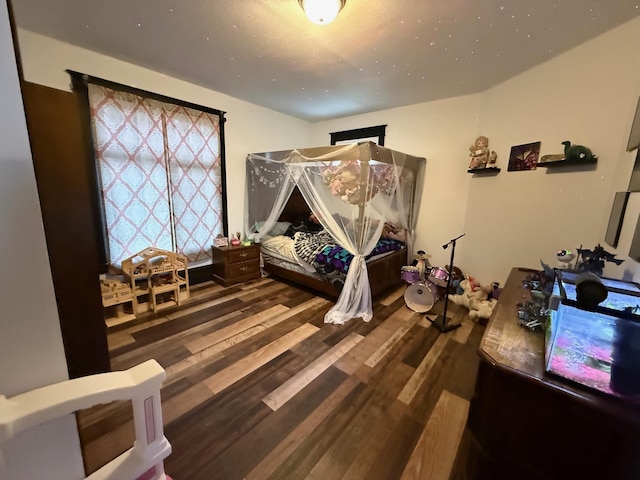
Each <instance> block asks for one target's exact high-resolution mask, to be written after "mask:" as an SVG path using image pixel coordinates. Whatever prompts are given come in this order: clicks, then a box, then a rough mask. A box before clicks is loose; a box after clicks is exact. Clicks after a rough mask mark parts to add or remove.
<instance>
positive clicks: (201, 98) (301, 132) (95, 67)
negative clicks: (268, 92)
mask: <svg viewBox="0 0 640 480" xmlns="http://www.w3.org/2000/svg"><path fill="white" fill-rule="evenodd" d="M18 39H19V44H20V52H21V55H22V64H23V68H24V77H25V80H27V81H29V82H32V83H37V84H41V85H46V86H49V87H52V88H57V89H60V90H70V88H71V87H70V77H69V74H68V73H66V70H74V71H77V72H81V73H86V74H88V75H92V76H94V77H99V78H103V79H105V80H109V81H113V82H118V83H122V84H124V85H130V86H133V87H136V88H140V89H142V90H147V91H150V92H154V93H158V94H161V95H166V96H168V97H173V98H176V99H179V100H184V101H187V102H192V103H195V104H199V105H203V106H207V107H210V108H215V109H218V110H222V111H225V112H228V113H227V114H226V115H225V117H226V119H227V122H226V124H225V147H226V167H227V205H228V214H229V232H236V231H241V232H242V231H243V224H244V222H243V215H244V190H245V185H244V179H245V175H244V169H245V158H246V155H247V154H248V153H255V152H267V151H272V150H286V149H290V148H295V147H297V146H300V145H305V144H307V143H308V135H309V123H308V122H306V121H303V120H300V119H297V118H293V117H291V116H288V115H284V114H281V113H278V112H274V111H273V110H269V109H266V108H263V107H259V106H257V105H254V104H251V103H248V102H244V101H242V100H238V99H236V98H233V97H230V96H228V95H224V94H221V93H218V92H215V91H213V90H208V89H206V88H202V87H199V86H197V85H194V84H191V83H188V82H184V81H181V80H177V79H175V78H172V77H168V76H166V75H163V74H162V73H158V72H154V71H152V70H148V69H145V68H142V67H138V66H136V65H133V64H130V63H126V62H123V61H121V60H117V59H114V58H111V57H107V56H104V55H100V54H98V53H95V52H92V51H89V50H85V49H82V48H78V47H76V46H73V45H70V44H68V43H63V42H59V41H57V40H53V39H51V38H48V37H44V36H42V35H38V34H35V33H33V32H29V31H27V30H24V29H19V30H18ZM212 68H215V65H212Z"/></svg>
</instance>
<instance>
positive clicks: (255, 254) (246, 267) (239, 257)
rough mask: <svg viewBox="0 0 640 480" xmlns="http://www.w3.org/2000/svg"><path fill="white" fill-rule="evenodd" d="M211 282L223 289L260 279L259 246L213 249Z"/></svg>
mask: <svg viewBox="0 0 640 480" xmlns="http://www.w3.org/2000/svg"><path fill="white" fill-rule="evenodd" d="M212 267H213V280H215V281H216V282H217V283H219V284H221V285H224V286H225V287H227V286H229V285H232V284H234V283H240V282H246V281H248V280H253V279H256V278H260V245H250V246H248V247H245V246H242V247H216V246H214V247H213V265H212Z"/></svg>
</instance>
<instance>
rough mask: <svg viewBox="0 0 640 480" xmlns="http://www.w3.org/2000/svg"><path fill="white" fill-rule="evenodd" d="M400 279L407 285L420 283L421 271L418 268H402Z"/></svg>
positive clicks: (409, 266) (408, 266)
mask: <svg viewBox="0 0 640 480" xmlns="http://www.w3.org/2000/svg"><path fill="white" fill-rule="evenodd" d="M400 278H402V280H404V281H405V282H407V283H412V284H413V283H418V282H419V281H420V270H418V267H413V266H411V265H407V266H406V267H402V270H401V272H400Z"/></svg>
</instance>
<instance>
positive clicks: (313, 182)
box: [245, 142, 426, 324]
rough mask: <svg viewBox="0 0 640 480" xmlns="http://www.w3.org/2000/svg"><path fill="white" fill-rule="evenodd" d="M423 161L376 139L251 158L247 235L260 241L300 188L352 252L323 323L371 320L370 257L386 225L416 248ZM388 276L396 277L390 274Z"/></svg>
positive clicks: (322, 220)
mask: <svg viewBox="0 0 640 480" xmlns="http://www.w3.org/2000/svg"><path fill="white" fill-rule="evenodd" d="M425 164H426V160H425V159H424V158H421V157H414V156H411V155H408V154H405V153H401V152H396V151H394V150H390V149H388V148H385V147H381V146H379V145H376V144H375V143H373V142H360V143H353V144H349V145H344V146H331V147H316V148H306V149H297V150H288V151H280V152H270V153H257V154H250V155H248V156H247V171H246V178H247V188H246V199H245V207H246V212H245V232H247V237H248V238H252V239H253V240H255V241H260V237H261V235H263V234H264V232H269V231H270V230H271V228H272V227H273V226H274V225H275V223H276V222H277V221H278V218H279V216H280V214H281V213H282V211H283V209H284V207H285V205H286V203H287V200H288V199H289V197H290V196H291V193H292V191H293V189H294V188H295V187H296V186H297V187H298V188H299V190H300V192H301V193H302V196H303V197H304V199H305V201H306V202H307V204H308V206H309V210H310V213H313V214H314V215H315V216H316V217H317V219H318V220H319V222H320V224H321V225H322V227H324V229H325V230H326V231H327V232H328V233H329V234H330V235H331V236H332V237H333V239H334V240H335V241H336V242H337V243H338V244H340V245H341V246H342V247H343V248H345V249H346V250H348V251H349V253H351V254H352V255H353V260H352V261H351V265H350V266H349V270H348V272H347V276H346V279H345V283H344V286H343V288H342V291H341V293H340V296H339V298H338V300H337V302H336V304H335V305H334V306H333V307H332V308H331V309H330V310H329V311H328V312H327V314H326V315H325V322H326V323H337V324H342V323H345V322H346V321H348V320H350V319H352V318H356V317H360V318H362V319H363V320H364V321H365V322H368V321H369V320H371V318H372V316H373V308H372V299H371V288H370V285H369V277H368V274H367V267H366V263H365V257H366V256H367V255H368V254H369V253H371V251H372V250H373V248H374V247H375V246H376V243H377V242H378V239H379V238H380V236H381V233H382V230H383V227H384V226H385V223H391V224H393V225H395V226H396V227H399V228H402V229H404V230H405V231H406V233H407V234H406V238H407V242H406V243H407V248H408V251H412V250H413V239H414V235H415V226H416V222H417V219H418V213H419V206H420V198H421V196H422V185H423V178H424V167H425ZM389 274H390V275H393V274H398V275H399V272H389Z"/></svg>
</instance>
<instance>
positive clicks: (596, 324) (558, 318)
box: [545, 271, 640, 403]
mask: <svg viewBox="0 0 640 480" xmlns="http://www.w3.org/2000/svg"><path fill="white" fill-rule="evenodd" d="M590 275H592V276H591V277H585V276H584V274H581V273H573V272H568V271H558V273H557V275H556V278H555V281H554V285H553V291H552V294H551V298H550V300H549V312H550V313H549V321H548V323H547V326H546V331H545V370H546V371H547V372H548V373H550V374H553V375H556V376H558V377H562V378H563V379H565V380H568V381H570V382H573V383H576V384H580V385H583V386H585V387H589V388H591V389H595V390H598V391H600V392H603V393H605V394H608V395H613V396H616V397H620V398H623V399H625V400H628V401H631V402H633V403H640V285H638V284H637V283H634V282H626V281H622V280H615V279H610V278H601V277H595V278H594V276H593V274H590Z"/></svg>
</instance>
